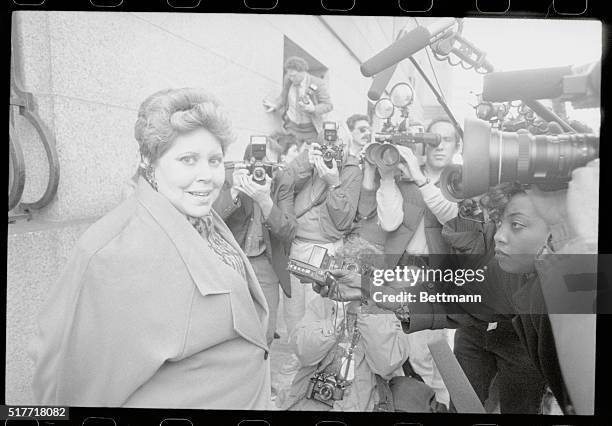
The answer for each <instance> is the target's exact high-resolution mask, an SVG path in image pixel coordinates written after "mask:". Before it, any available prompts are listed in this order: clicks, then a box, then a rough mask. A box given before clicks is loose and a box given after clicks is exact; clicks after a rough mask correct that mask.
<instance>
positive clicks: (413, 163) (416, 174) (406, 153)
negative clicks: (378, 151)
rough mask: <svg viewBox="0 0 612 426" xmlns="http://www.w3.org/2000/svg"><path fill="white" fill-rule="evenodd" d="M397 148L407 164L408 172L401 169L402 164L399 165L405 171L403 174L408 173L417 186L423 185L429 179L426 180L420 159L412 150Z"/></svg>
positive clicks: (399, 146)
mask: <svg viewBox="0 0 612 426" xmlns="http://www.w3.org/2000/svg"><path fill="white" fill-rule="evenodd" d="M396 148H397V150H398V151H399V153H400V155H401V156H402V158H403V159H404V161H405V162H406V169H407V170H406V169H403V168H402V167H401V166H402V163H400V164H399V167H400V169H403V170H402V172H404V173H406V172H408V177H410V178H411V179H412V180H414V181H415V182H416V184H417V185H421V184H422V183H423V182H425V181H426V180H427V179H426V178H425V175H424V174H423V172H422V171H421V166H420V165H419V159H418V158H417V156H416V155H414V152H413V151H412V149H410V148H407V147H405V146H401V145H398V146H397V147H396Z"/></svg>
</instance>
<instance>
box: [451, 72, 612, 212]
mask: <svg viewBox="0 0 612 426" xmlns="http://www.w3.org/2000/svg"><path fill="white" fill-rule="evenodd" d="M600 86H601V63H600V62H599V61H597V62H595V63H593V64H588V65H586V66H580V67H576V66H566V67H556V68H544V69H534V70H522V71H511V72H493V73H489V74H487V75H485V76H484V81H483V93H482V100H483V101H484V102H483V103H481V104H480V105H479V106H478V107H476V113H477V116H478V118H479V119H470V118H466V120H465V126H464V137H463V143H464V147H463V165H456V164H453V165H450V166H448V167H447V168H446V169H445V170H444V171H443V172H442V175H441V177H440V188H441V190H442V193H443V194H444V196H445V197H446V198H448V199H449V200H453V201H457V200H461V199H465V198H471V197H473V196H476V195H480V194H483V193H485V192H487V191H488V189H489V188H490V187H492V186H495V185H497V184H500V183H502V182H514V181H518V182H519V183H521V184H523V185H537V186H538V187H539V188H540V189H541V190H543V191H554V190H559V189H564V188H567V184H568V182H569V181H570V180H571V177H572V171H573V170H574V169H576V168H578V167H583V166H585V165H586V164H587V163H588V162H589V161H591V160H594V159H596V158H598V157H599V135H598V134H594V133H577V132H575V131H574V129H573V128H572V127H571V126H570V125H568V124H567V123H565V122H564V121H563V120H562V119H560V118H559V117H557V116H556V115H555V114H554V113H553V112H551V111H549V110H548V109H546V108H544V107H541V106H540V105H538V104H537V103H534V102H535V100H537V99H558V100H560V101H571V102H572V104H573V105H574V106H575V107H577V108H584V107H597V106H598V105H599V101H598V100H599V94H600ZM518 100H520V101H521V104H520V105H518V106H516V107H517V108H518V117H519V118H518V119H515V120H514V121H512V120H507V119H506V115H507V114H508V112H509V109H510V108H511V107H512V106H513V105H514V102H516V101H518ZM499 102H502V103H503V102H509V104H506V105H503V104H500V103H499ZM534 107H537V108H536V109H535V110H533V108H534ZM535 113H537V114H538V115H539V116H540V117H539V118H538V117H536V116H535ZM484 120H487V121H484ZM495 127H496V128H495ZM508 130H514V131H508Z"/></svg>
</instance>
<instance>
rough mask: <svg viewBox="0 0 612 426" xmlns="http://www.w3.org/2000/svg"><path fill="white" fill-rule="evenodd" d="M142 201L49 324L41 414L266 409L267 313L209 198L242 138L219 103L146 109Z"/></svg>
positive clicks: (80, 260) (183, 95)
mask: <svg viewBox="0 0 612 426" xmlns="http://www.w3.org/2000/svg"><path fill="white" fill-rule="evenodd" d="M135 136H136V139H137V141H138V143H139V146H140V153H141V156H142V164H141V177H140V179H139V181H138V184H137V187H136V190H135V192H134V194H133V195H132V196H131V197H130V198H128V199H127V200H126V201H124V202H123V203H122V204H120V205H119V206H118V207H117V208H115V209H114V210H113V211H111V212H110V213H108V214H107V215H106V216H104V217H103V218H102V219H100V220H99V221H98V222H96V223H95V224H94V225H92V226H91V227H90V228H89V229H88V230H87V231H86V232H85V233H84V234H83V236H82V237H81V238H80V240H79V242H78V243H77V246H76V248H75V250H74V254H73V256H72V259H71V260H70V261H69V263H68V265H67V267H66V269H65V272H64V274H63V275H62V277H61V279H60V280H59V282H58V283H56V285H55V286H54V287H53V288H52V289H51V292H50V294H49V297H48V300H47V302H46V305H45V307H44V308H43V311H42V313H41V315H40V319H39V330H38V334H37V336H36V339H35V341H34V342H33V346H32V351H33V355H34V358H35V373H34V380H33V390H34V395H35V398H36V402H37V403H39V404H45V405H69V406H108V407H119V406H125V407H154V408H191V409H244V410H254V409H255V410H256V409H267V408H269V404H270V360H269V356H268V354H269V349H268V346H267V345H266V340H265V330H266V326H267V322H268V307H267V305H266V301H265V298H264V296H263V293H262V291H261V288H260V286H259V284H258V282H257V279H256V277H255V275H254V273H253V270H252V268H251V266H250V263H249V262H248V261H247V258H246V257H245V255H244V253H243V252H242V251H241V249H240V247H239V246H238V244H236V241H235V240H234V238H233V237H232V234H231V232H230V231H229V230H228V228H227V227H226V226H225V224H224V223H223V221H222V220H221V219H220V218H219V216H218V215H217V214H216V213H215V212H214V211H213V210H212V204H213V201H215V199H216V198H217V196H218V195H219V190H220V188H221V186H222V185H223V182H224V179H225V170H224V165H223V156H224V153H225V151H226V149H227V146H228V144H229V143H230V142H231V141H232V139H233V136H232V132H231V128H230V124H229V122H228V120H227V118H226V117H225V115H224V113H223V112H222V110H221V109H220V106H219V104H218V102H217V101H216V99H215V98H214V97H212V96H211V95H210V94H209V93H207V92H205V91H203V90H200V89H178V90H164V91H161V92H158V93H155V94H154V95H152V96H150V97H149V98H148V99H147V100H145V101H144V102H143V104H142V105H141V107H140V110H139V113H138V120H137V122H136V126H135Z"/></svg>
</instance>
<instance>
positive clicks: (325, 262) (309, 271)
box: [287, 246, 361, 286]
mask: <svg viewBox="0 0 612 426" xmlns="http://www.w3.org/2000/svg"><path fill="white" fill-rule="evenodd" d="M332 269H345V270H347V271H353V272H360V271H361V268H360V267H359V265H358V264H357V263H352V262H344V261H343V259H341V258H340V257H335V256H331V255H329V254H327V249H326V248H325V247H321V246H314V247H313V248H312V251H311V252H310V257H309V258H308V260H307V261H302V260H297V259H294V258H289V263H288V265H287V270H288V271H289V272H291V273H292V274H293V275H295V276H296V277H298V278H299V279H300V281H302V282H306V283H311V282H316V283H317V284H321V285H323V286H331V285H332V284H334V283H335V281H336V280H335V278H334V277H333V276H332V274H331V273H330V271H331V270H332Z"/></svg>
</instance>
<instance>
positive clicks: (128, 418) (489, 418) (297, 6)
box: [3, 0, 609, 426]
mask: <svg viewBox="0 0 612 426" xmlns="http://www.w3.org/2000/svg"><path fill="white" fill-rule="evenodd" d="M8 9H9V12H11V11H15V10H66V11H73V10H74V11H77V10H79V11H95V10H106V11H111V10H113V11H150V12H170V11H173V12H189V13H192V12H231V13H277V14H283V13H287V14H354V15H403V14H415V15H417V16H484V15H486V16H488V17H505V18H507V17H513V18H554V19H583V18H599V19H604V20H607V19H609V18H606V15H605V2H595V1H592V0H591V1H589V0H454V1H452V2H447V1H442V0H389V1H386V2H385V3H384V4H382V3H381V2H379V3H378V4H374V5H373V4H372V2H369V1H365V0H319V1H317V0H313V1H308V2H306V1H303V2H295V1H288V0H233V1H223V0H148V1H136V0H80V1H72V2H65V1H63V0H8ZM18 106H19V105H18ZM599 367H600V366H599V365H598V370H599ZM604 376H605V375H604ZM601 397H602V395H597V399H598V400H600V399H601ZM604 397H605V396H604ZM297 419H299V424H309V425H317V426H319V425H320V426H343V425H346V426H350V425H362V424H363V425H366V424H367V425H371V424H372V423H375V424H378V425H381V426H382V425H397V426H418V425H420V426H429V425H439V424H445V425H447V424H448V425H473V426H486V425H498V426H502V425H516V424H521V423H522V424H529V425H532V424H538V425H557V426H561V425H570V424H571V425H592V424H604V423H598V422H597V421H596V420H593V418H585V417H574V416H565V417H563V418H557V417H538V418H537V420H536V419H535V418H534V417H532V416H521V415H515V416H510V417H505V416H498V415H486V416H484V415H478V414H461V415H456V414H453V415H436V414H415V413H381V414H377V413H320V412H304V413H299V414H296V413H293V412H261V413H257V412H248V411H222V410H219V411H205V410H202V411H185V410H153V409H151V410H143V409H108V408H107V409H104V408H79V407H77V408H71V409H70V420H69V421H68V420H64V421H60V420H49V419H47V420H44V419H36V418H23V419H21V420H19V423H15V422H16V421H17V420H15V421H13V420H6V419H3V420H5V424H15V425H29V424H36V425H62V424H71V425H72V424H74V425H86V426H97V425H109V426H111V425H113V426H122V425H141V424H147V425H160V426H190V425H200V424H201V425H204V424H219V425H239V426H264V425H268V426H270V425H271V426H274V425H287V424H292V423H294V424H295V423H296V420H297ZM602 421H603V420H602Z"/></svg>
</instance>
